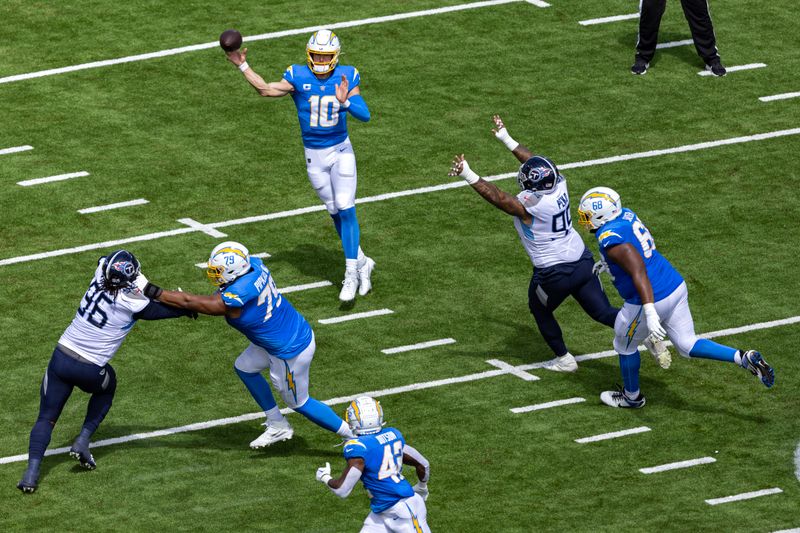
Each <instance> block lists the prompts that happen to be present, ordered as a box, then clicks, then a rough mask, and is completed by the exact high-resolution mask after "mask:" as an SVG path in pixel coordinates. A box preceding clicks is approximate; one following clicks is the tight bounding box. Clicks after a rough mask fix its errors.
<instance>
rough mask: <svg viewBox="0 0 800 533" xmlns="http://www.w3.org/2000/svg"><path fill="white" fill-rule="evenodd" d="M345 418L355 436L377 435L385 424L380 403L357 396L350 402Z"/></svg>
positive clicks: (367, 397) (366, 397) (369, 398)
mask: <svg viewBox="0 0 800 533" xmlns="http://www.w3.org/2000/svg"><path fill="white" fill-rule="evenodd" d="M345 418H346V419H347V425H349V426H350V430H351V431H352V432H353V433H355V434H356V435H357V436H360V435H369V434H371V433H378V432H379V431H380V430H381V428H382V427H383V425H384V423H385V422H384V421H383V407H381V402H379V401H378V400H376V399H375V398H372V397H370V396H359V397H358V398H356V399H355V400H353V401H352V402H350V405H348V406H347V412H346V414H345Z"/></svg>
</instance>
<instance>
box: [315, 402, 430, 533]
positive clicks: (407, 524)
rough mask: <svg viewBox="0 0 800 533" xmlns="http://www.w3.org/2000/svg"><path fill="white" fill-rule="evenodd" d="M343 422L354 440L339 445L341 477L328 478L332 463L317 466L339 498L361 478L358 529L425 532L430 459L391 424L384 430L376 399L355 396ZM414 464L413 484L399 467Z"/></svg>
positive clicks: (319, 477)
mask: <svg viewBox="0 0 800 533" xmlns="http://www.w3.org/2000/svg"><path fill="white" fill-rule="evenodd" d="M347 422H348V423H349V424H350V429H352V430H353V433H355V434H356V438H355V439H353V440H349V441H347V442H345V444H344V458H345V459H346V460H347V466H346V467H345V469H344V471H343V472H342V475H341V476H339V477H338V478H337V479H333V478H332V477H331V465H330V463H325V466H323V467H321V468H318V469H317V481H321V482H322V483H324V484H325V486H326V487H328V488H329V489H330V490H331V491H332V492H333V493H334V494H336V495H337V496H339V497H340V498H346V497H347V496H349V495H350V492H352V490H353V488H354V487H355V486H356V483H358V480H359V479H360V480H361V482H362V483H363V484H364V488H365V489H367V494H368V495H369V497H370V509H371V511H372V512H370V513H369V515H368V516H367V519H366V520H364V526H363V527H362V528H361V533H382V532H398V533H405V532H408V533H423V532H424V533H430V528H429V527H428V523H427V515H428V511H427V509H426V508H425V500H427V499H428V479H429V478H430V463H428V460H427V459H425V457H423V455H422V454H421V453H419V452H418V451H417V450H415V449H414V448H412V447H411V446H409V445H408V444H406V441H405V439H404V438H403V435H402V434H401V433H400V432H399V431H398V430H396V429H395V428H383V425H384V422H383V409H382V408H381V404H380V402H378V401H377V400H375V399H373V398H370V397H369V396H359V397H358V398H356V399H355V400H353V401H352V402H351V403H350V405H349V406H348V408H347ZM404 464H406V465H410V466H413V467H414V468H415V469H416V471H417V479H418V480H419V481H418V482H417V484H416V485H414V486H413V487H412V486H411V485H410V484H409V483H408V481H406V480H405V478H404V477H403V473H402V471H403V465H404Z"/></svg>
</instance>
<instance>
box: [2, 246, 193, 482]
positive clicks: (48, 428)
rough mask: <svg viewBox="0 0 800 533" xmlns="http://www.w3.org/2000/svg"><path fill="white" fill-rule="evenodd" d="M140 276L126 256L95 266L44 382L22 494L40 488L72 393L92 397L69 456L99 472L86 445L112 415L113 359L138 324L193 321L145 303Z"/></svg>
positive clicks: (182, 312) (121, 254) (133, 261)
mask: <svg viewBox="0 0 800 533" xmlns="http://www.w3.org/2000/svg"><path fill="white" fill-rule="evenodd" d="M139 270H140V268H139V260H138V259H136V257H135V256H134V255H133V254H132V253H130V252H128V251H126V250H117V251H115V252H112V253H110V254H108V255H107V256H105V257H101V258H100V260H99V261H98V262H97V268H95V271H94V277H93V278H92V283H91V284H90V285H89V289H88V290H87V291H86V294H85V295H84V296H83V299H82V300H81V304H80V306H79V307H78V311H77V312H76V313H75V317H74V318H73V319H72V322H71V323H70V325H69V327H68V328H67V329H66V330H65V331H64V333H63V334H62V335H61V338H60V339H58V344H56V348H55V350H53V355H52V356H51V357H50V363H49V364H48V365H47V369H46V370H45V373H44V377H43V378H42V385H41V388H40V389H39V396H40V402H39V416H38V418H37V419H36V423H35V424H34V426H33V429H31V436H30V444H29V445H28V468H27V469H26V470H25V474H24V475H23V476H22V480H21V481H20V482H19V483H18V484H17V488H18V489H19V490H21V491H22V492H24V493H27V494H29V493H32V492H35V491H36V489H37V487H38V486H39V469H40V466H41V463H42V459H43V458H44V452H45V450H46V449H47V446H48V445H49V444H50V438H51V437H52V434H53V428H54V427H55V425H56V422H58V419H59V417H60V416H61V411H62V410H63V409H64V406H65V405H66V403H67V400H69V397H70V396H71V395H72V391H73V390H74V389H75V387H78V388H79V389H81V390H82V391H84V392H86V393H88V394H91V395H92V396H91V398H89V404H88V406H87V408H86V417H85V419H84V422H83V427H82V428H81V432H80V434H79V435H78V437H77V438H76V439H75V441H74V442H73V443H72V446H71V447H70V449H69V454H70V456H71V457H73V458H74V459H77V460H78V462H79V463H80V465H81V466H82V467H83V468H86V469H87V470H94V469H95V468H96V467H97V463H96V462H95V460H94V457H93V456H92V453H91V451H90V450H89V448H90V440H91V437H92V435H93V434H94V432H95V431H97V428H98V427H99V426H100V423H101V422H102V421H103V420H104V419H105V417H106V415H107V414H108V411H109V410H110V409H111V404H112V402H113V400H114V393H115V392H116V390H117V373H116V372H115V371H114V367H113V366H111V359H113V358H114V355H115V354H116V353H117V350H119V347H120V346H121V345H122V341H124V340H125V337H127V336H128V333H130V332H131V330H132V329H133V326H134V325H135V324H136V321H137V320H159V319H164V318H177V317H181V316H187V315H188V316H192V315H193V313H190V312H187V311H185V310H183V309H176V308H174V307H168V306H166V305H163V304H161V303H158V302H152V301H150V300H149V299H147V298H146V297H145V296H144V295H143V294H142V292H141V291H140V290H139V289H138V288H137V287H136V286H135V280H136V278H137V277H138V276H139V275H140V272H139ZM194 316H195V318H196V315H194Z"/></svg>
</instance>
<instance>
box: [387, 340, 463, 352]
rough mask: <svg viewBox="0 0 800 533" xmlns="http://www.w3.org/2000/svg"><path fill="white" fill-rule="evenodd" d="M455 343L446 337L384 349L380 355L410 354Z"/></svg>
mask: <svg viewBox="0 0 800 533" xmlns="http://www.w3.org/2000/svg"><path fill="white" fill-rule="evenodd" d="M455 342H456V340H455V339H451V338H449V337H448V338H446V339H436V340H433V341H425V342H418V343H416V344H406V345H405V346H396V347H394V348H384V349H383V350H381V353H385V354H387V355H391V354H395V353H402V352H410V351H412V350H424V349H426V348H433V347H434V346H444V345H446V344H454V343H455Z"/></svg>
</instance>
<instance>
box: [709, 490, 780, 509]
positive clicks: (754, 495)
mask: <svg viewBox="0 0 800 533" xmlns="http://www.w3.org/2000/svg"><path fill="white" fill-rule="evenodd" d="M781 492H783V491H782V490H781V489H779V488H777V487H776V488H772V489H764V490H756V491H753V492H744V493H742V494H735V495H733V496H726V497H724V498H712V499H710V500H706V503H707V504H708V505H719V504H721V503H730V502H738V501H742V500H752V499H753V498H759V497H761V496H769V495H771V494H780V493H781Z"/></svg>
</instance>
